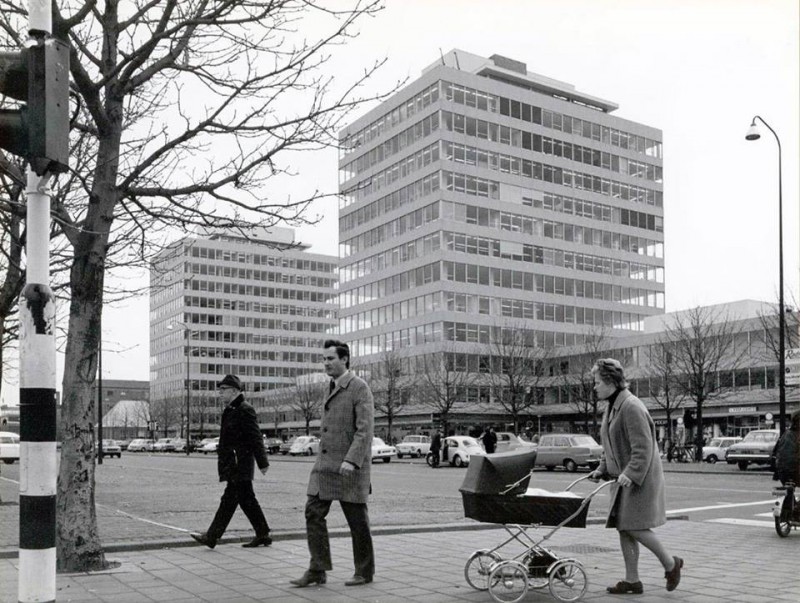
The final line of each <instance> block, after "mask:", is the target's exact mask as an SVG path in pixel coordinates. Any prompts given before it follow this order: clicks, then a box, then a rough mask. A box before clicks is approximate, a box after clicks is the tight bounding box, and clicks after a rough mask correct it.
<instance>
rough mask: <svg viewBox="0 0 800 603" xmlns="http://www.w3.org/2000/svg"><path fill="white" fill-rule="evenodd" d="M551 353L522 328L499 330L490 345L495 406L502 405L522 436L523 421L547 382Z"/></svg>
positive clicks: (530, 332) (509, 327)
mask: <svg viewBox="0 0 800 603" xmlns="http://www.w3.org/2000/svg"><path fill="white" fill-rule="evenodd" d="M551 353H552V352H551V350H549V349H546V348H544V347H542V346H540V345H539V344H538V342H537V341H536V337H535V334H534V332H533V331H531V330H529V329H524V328H522V326H505V327H504V326H496V327H494V328H493V329H492V343H491V344H489V357H488V360H489V364H490V366H489V367H488V369H489V370H488V379H489V383H490V385H491V391H492V400H491V405H492V406H494V405H499V406H500V407H502V408H503V410H505V411H506V412H507V413H508V414H509V415H511V417H512V419H513V421H514V432H515V433H519V432H520V420H521V417H522V416H523V415H524V414H525V413H527V412H528V411H529V410H530V408H531V407H533V406H535V405H536V402H537V396H536V392H537V391H538V390H539V387H540V384H541V383H542V381H543V380H544V379H545V371H544V366H545V364H546V363H547V362H548V360H549V359H550V356H551Z"/></svg>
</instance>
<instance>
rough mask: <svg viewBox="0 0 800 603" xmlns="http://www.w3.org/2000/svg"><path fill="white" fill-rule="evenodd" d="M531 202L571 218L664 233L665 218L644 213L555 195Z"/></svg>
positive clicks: (537, 198)
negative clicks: (576, 217)
mask: <svg viewBox="0 0 800 603" xmlns="http://www.w3.org/2000/svg"><path fill="white" fill-rule="evenodd" d="M529 201H530V204H532V205H533V207H535V208H537V209H546V210H549V211H555V212H558V213H563V214H567V215H570V216H572V215H574V216H581V217H583V218H591V219H593V220H602V221H603V222H612V223H614V224H622V225H623V226H633V227H635V228H643V229H645V230H653V231H655V232H664V218H663V217H662V216H656V215H654V214H648V213H645V212H643V211H636V210H633V209H622V208H619V207H611V206H610V205H605V204H603V203H595V202H594V201H584V200H582V199H573V198H572V197H564V196H562V195H554V194H553V193H544V194H543V195H542V196H537V197H536V198H529Z"/></svg>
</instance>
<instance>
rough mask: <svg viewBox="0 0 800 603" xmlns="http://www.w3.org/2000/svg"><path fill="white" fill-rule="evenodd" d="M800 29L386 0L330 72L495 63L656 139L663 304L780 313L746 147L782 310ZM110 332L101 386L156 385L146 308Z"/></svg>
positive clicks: (325, 213) (325, 220)
mask: <svg viewBox="0 0 800 603" xmlns="http://www.w3.org/2000/svg"><path fill="white" fill-rule="evenodd" d="M799 28H800V20H799V19H798V2H797V0H646V1H642V0H491V1H489V0H388V7H387V8H386V10H384V11H383V12H381V13H380V14H379V16H378V17H376V18H374V19H368V20H365V21H363V22H362V25H361V34H360V36H359V37H358V38H356V39H355V40H353V41H351V42H350V43H349V44H348V45H347V46H346V47H343V48H339V49H337V50H336V53H337V56H336V57H335V62H334V63H333V64H332V65H333V66H334V67H335V69H336V75H337V78H338V76H339V75H341V76H342V77H343V78H345V79H346V78H347V77H348V76H349V75H351V74H353V75H354V74H355V73H357V72H358V71H359V70H361V69H363V67H364V66H365V65H366V64H368V63H369V62H370V61H371V60H372V59H373V58H375V57H381V56H386V57H387V58H388V62H387V64H386V65H385V66H384V67H383V69H382V71H381V72H380V75H379V76H378V77H376V78H375V79H374V81H373V85H374V87H375V90H381V89H387V88H389V87H391V85H392V84H393V82H395V81H397V80H398V79H403V78H406V77H408V78H410V80H413V79H415V78H417V77H418V76H419V75H420V73H421V71H422V69H424V68H425V67H427V66H428V65H429V64H431V63H433V62H434V61H436V60H437V59H438V58H439V56H440V50H441V51H442V52H447V51H449V50H451V49H453V48H458V49H462V50H464V51H467V52H471V53H474V54H478V55H481V56H486V57H488V56H490V55H492V54H501V55H504V56H507V57H510V58H513V59H516V60H519V61H522V62H524V63H526V64H527V67H528V71H531V72H535V73H539V74H541V75H544V76H547V77H552V78H555V79H558V80H561V81H564V82H568V83H570V84H573V85H574V86H575V87H576V88H577V89H578V90H579V91H581V92H584V93H587V94H590V95H593V96H598V97H600V98H603V99H606V100H610V101H613V102H615V103H617V104H618V105H619V109H618V110H617V111H616V112H615V114H616V115H618V116H619V117H623V118H626V119H631V120H634V121H637V122H642V123H644V124H647V125H649V126H653V127H656V128H659V129H661V130H662V131H663V136H664V138H663V140H664V213H665V227H664V228H665V239H666V241H665V261H666V277H665V278H666V303H667V311H674V310H681V309H685V308H688V307H692V306H696V305H706V304H715V303H723V302H728V301H734V300H739V299H745V298H751V299H759V300H765V301H774V300H775V299H776V298H777V283H778V243H777V231H778V229H777V223H778V161H777V150H776V144H775V140H774V138H773V137H772V136H771V134H770V133H769V132H768V131H767V130H765V129H764V130H763V137H762V139H761V140H759V141H756V142H747V141H745V139H744V135H745V132H746V131H747V128H748V126H749V125H750V121H751V119H752V117H753V116H754V115H756V114H758V115H761V116H762V117H763V118H764V119H765V120H766V121H767V122H768V123H769V124H770V125H771V126H772V127H773V128H774V129H775V130H776V132H777V133H778V135H779V136H780V137H781V142H782V145H783V200H784V258H785V274H786V277H785V278H786V286H787V297H789V298H791V297H792V296H794V297H796V292H797V291H798V286H799V285H800V274H799V273H800V235H799V234H798V233H799V231H800V202H799V199H800V197H798V179H799V177H800V176H799V174H798V165H800V158H799V157H798V155H799V153H798V132H800V120H799V115H800V111H799V109H798V107H800V98H799V97H798V90H799V89H800V82H799V81H798V74H799V73H800V64H799V61H798V55H799V53H800V51H799V50H798V30H799ZM410 80H409V81H410ZM365 112H366V108H365ZM296 165H297V169H298V170H299V172H300V175H301V178H300V179H299V180H298V184H297V186H298V191H299V190H302V189H301V187H302V181H305V182H306V183H307V182H309V181H313V182H314V184H316V185H317V186H320V187H323V188H327V189H328V190H330V189H333V188H335V187H336V183H337V156H336V153H335V152H322V153H320V154H319V156H317V157H315V158H313V160H311V159H310V158H307V159H306V160H304V161H303V162H302V163H298V164H296ZM270 192H272V193H274V192H275V191H270ZM280 192H281V193H282V192H283V191H280ZM295 196H296V195H295ZM315 212H316V213H317V214H319V215H320V216H321V221H320V223H319V224H318V225H317V226H315V227H313V228H312V227H309V228H303V229H301V230H300V231H299V237H298V238H299V239H301V240H304V241H307V242H309V243H311V244H312V245H313V247H312V251H316V252H319V253H328V254H331V255H335V254H336V253H337V243H338V232H337V210H336V207H335V205H334V204H333V203H329V204H328V206H326V207H323V206H317V207H315ZM65 311H66V309H65V308H62V309H61V311H60V312H59V317H60V320H62V321H65V320H66V317H65V315H64V312H65ZM103 322H104V340H106V341H107V342H108V343H107V345H106V349H108V350H109V352H108V353H105V354H104V357H103V364H104V371H103V372H104V377H105V378H107V379H113V378H127V379H148V378H149V373H148V363H149V360H148V341H147V338H146V337H147V335H146V334H147V333H148V303H147V300H144V299H143V300H139V301H137V302H133V303H130V304H128V305H127V306H125V307H120V308H111V309H109V310H108V311H107V313H106V315H105V316H104V321H103ZM132 346H133V347H132ZM131 348H132V349H131ZM115 350H116V351H115ZM119 350H127V351H119ZM58 387H59V389H60V376H59V384H58ZM4 389H5V390H6V391H7V390H8V388H4Z"/></svg>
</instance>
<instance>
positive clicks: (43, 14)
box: [28, 0, 53, 34]
mask: <svg viewBox="0 0 800 603" xmlns="http://www.w3.org/2000/svg"><path fill="white" fill-rule="evenodd" d="M28 31H29V32H31V33H33V32H38V33H45V34H50V33H53V15H52V13H51V11H50V1H49V0H28Z"/></svg>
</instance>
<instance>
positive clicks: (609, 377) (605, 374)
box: [592, 358, 628, 389]
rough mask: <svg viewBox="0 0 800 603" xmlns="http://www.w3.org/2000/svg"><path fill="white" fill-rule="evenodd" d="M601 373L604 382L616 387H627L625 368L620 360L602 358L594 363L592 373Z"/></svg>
mask: <svg viewBox="0 0 800 603" xmlns="http://www.w3.org/2000/svg"><path fill="white" fill-rule="evenodd" d="M595 374H597V375H600V379H602V380H603V382H605V383H608V384H610V385H613V386H614V387H615V388H616V389H625V388H626V387H628V382H627V381H625V370H624V369H623V368H622V365H621V364H620V363H619V361H618V360H614V359H613V358H601V359H600V360H598V361H597V362H595V363H594V366H593V367H592V375H595Z"/></svg>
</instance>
